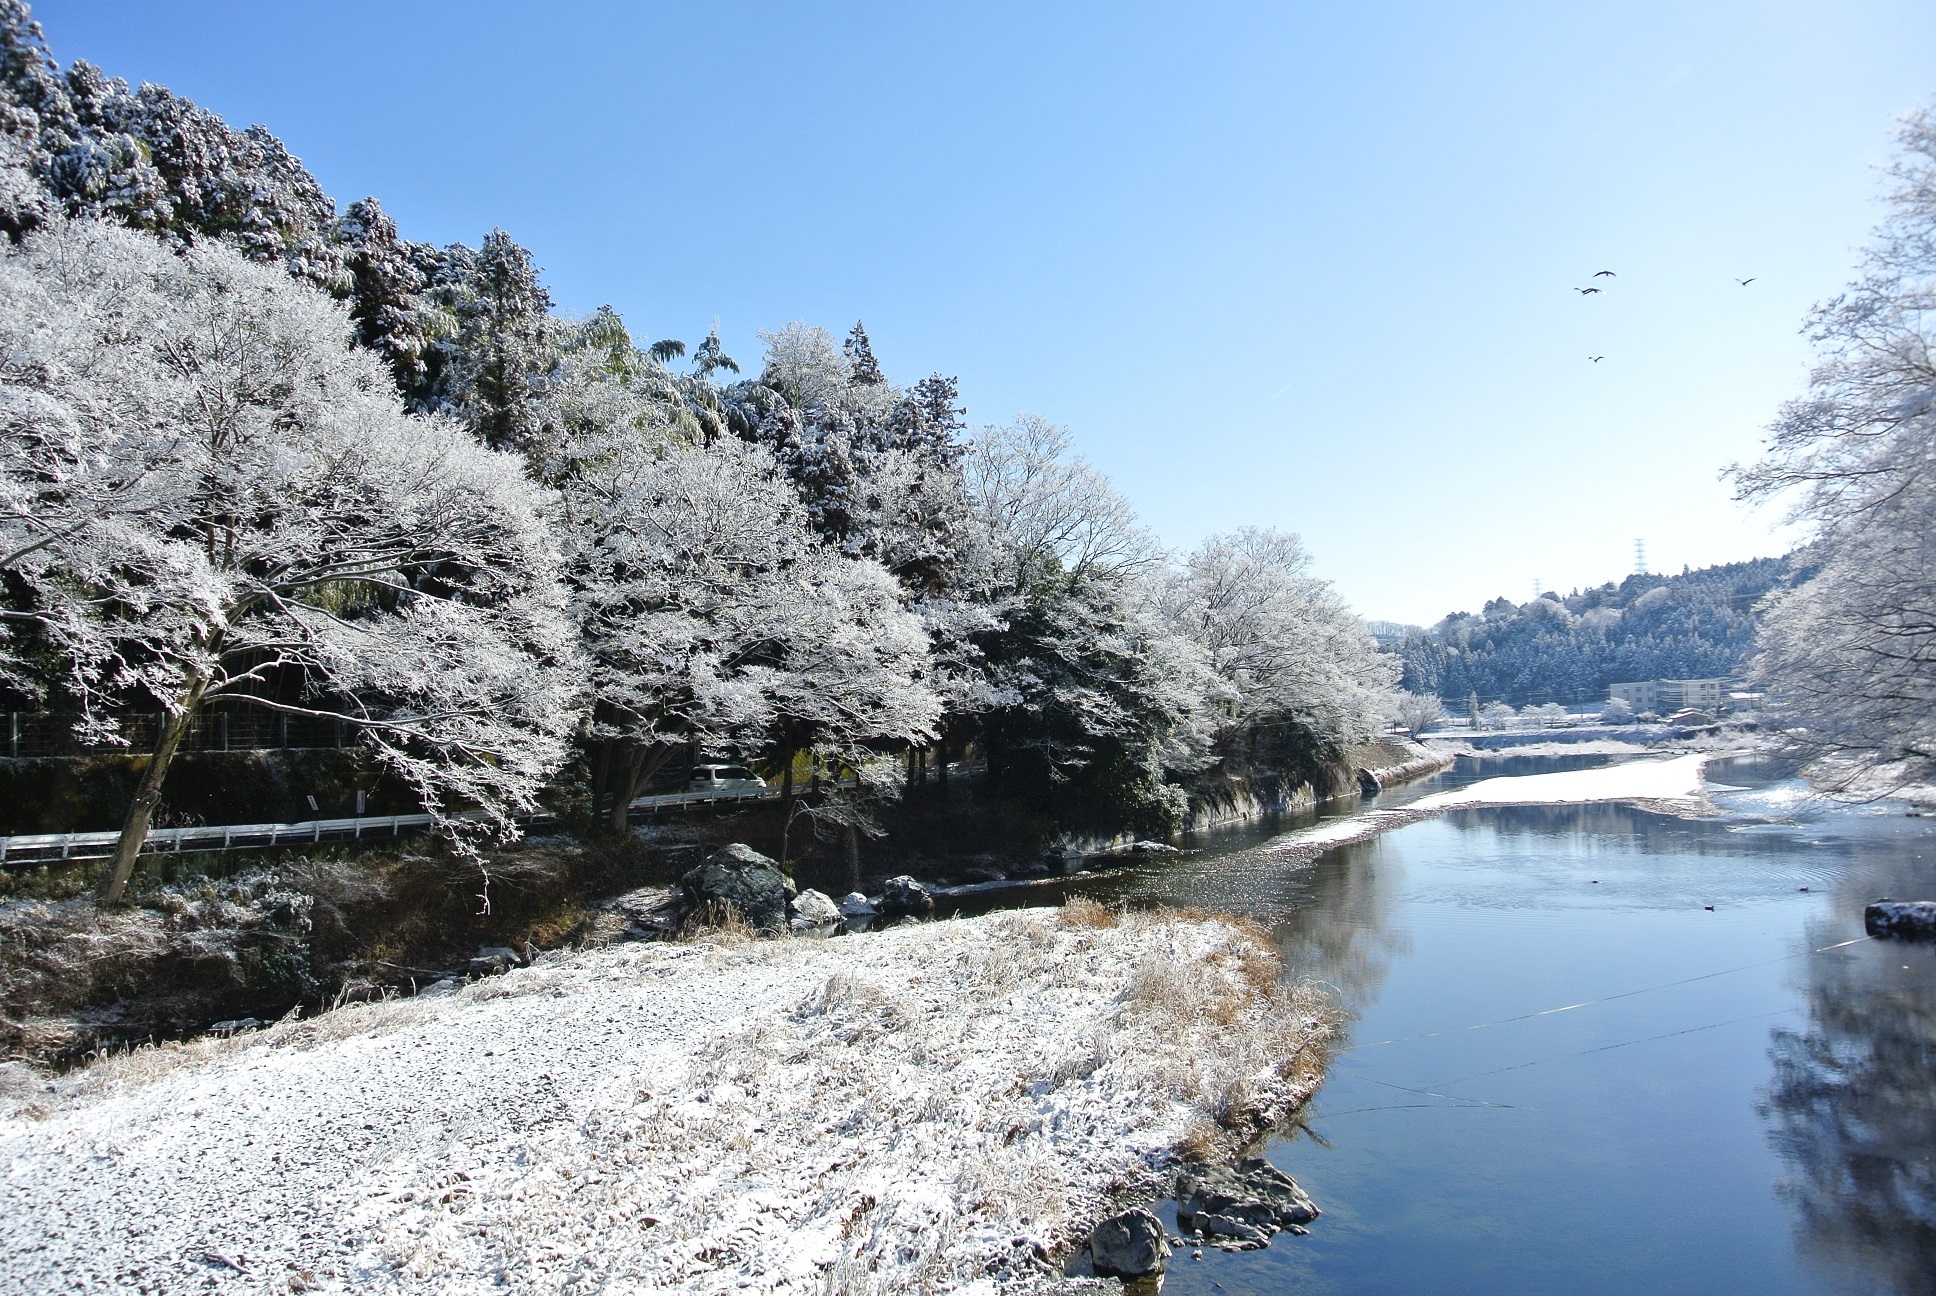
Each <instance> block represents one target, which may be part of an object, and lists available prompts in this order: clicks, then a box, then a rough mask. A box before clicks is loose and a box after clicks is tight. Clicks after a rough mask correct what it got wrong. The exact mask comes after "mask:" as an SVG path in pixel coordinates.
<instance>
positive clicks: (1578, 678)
mask: <svg viewBox="0 0 1936 1296" xmlns="http://www.w3.org/2000/svg"><path fill="white" fill-rule="evenodd" d="M1785 561H1786V560H1784V559H1780V558H1756V559H1753V560H1751V561H1749V562H1740V563H1728V564H1725V565H1723V566H1719V567H1704V568H1701V569H1700V570H1698V571H1689V572H1683V573H1682V574H1681V575H1679V576H1658V575H1633V576H1629V577H1627V578H1626V579H1625V580H1623V581H1621V582H1619V583H1618V584H1614V583H1613V582H1611V581H1610V582H1608V583H1607V584H1605V585H1601V586H1597V587H1595V588H1593V589H1588V590H1576V591H1574V592H1573V593H1571V594H1567V595H1564V596H1562V595H1560V594H1559V593H1557V592H1549V593H1546V594H1542V595H1540V596H1539V597H1538V598H1535V599H1532V600H1529V601H1528V602H1525V603H1519V604H1515V603H1513V602H1512V601H1511V600H1510V599H1505V598H1497V599H1493V600H1492V601H1491V602H1489V603H1487V604H1486V605H1485V606H1484V607H1483V608H1482V609H1481V610H1480V611H1479V613H1478V614H1476V615H1474V614H1472V613H1468V612H1454V613H1453V614H1452V615H1450V616H1448V617H1446V618H1445V619H1444V620H1442V621H1440V622H1439V623H1438V624H1437V625H1436V626H1434V627H1432V628H1431V629H1430V630H1427V631H1422V632H1415V633H1413V634H1411V635H1409V636H1407V637H1406V639H1405V640H1404V642H1403V643H1402V644H1401V645H1400V646H1399V648H1398V649H1397V652H1398V654H1399V656H1400V657H1401V659H1402V661H1403V683H1404V687H1405V688H1406V689H1408V690H1410V691H1412V692H1415V693H1435V694H1437V695H1438V696H1439V697H1441V698H1443V699H1445V700H1446V701H1447V703H1448V704H1449V705H1451V706H1452V707H1454V708H1455V709H1458V710H1461V711H1463V709H1464V706H1465V704H1466V702H1467V700H1468V699H1469V698H1471V697H1472V696H1473V695H1475V694H1476V695H1477V696H1478V698H1479V699H1480V700H1482V701H1498V702H1504V703H1510V704H1511V705H1514V706H1522V705H1525V704H1526V703H1528V702H1552V701H1563V702H1564V701H1572V702H1591V701H1597V700H1599V699H1602V698H1604V697H1605V696H1606V693H1607V686H1608V685H1609V684H1612V683H1614V682H1615V681H1620V680H1649V679H1708V678H1713V677H1716V676H1722V677H1725V676H1730V675H1734V674H1736V673H1738V672H1740V671H1741V670H1742V668H1743V666H1744V664H1745V663H1746V662H1747V661H1748V659H1749V657H1750V656H1751V655H1752V654H1753V652H1754V649H1755V625H1756V620H1755V607H1756V605H1757V604H1758V603H1759V602H1760V601H1761V599H1762V598H1763V597H1765V596H1766V595H1767V594H1768V592H1769V591H1770V590H1772V589H1774V588H1775V587H1776V585H1777V583H1778V582H1779V581H1780V580H1781V577H1782V572H1783V568H1784V563H1785Z"/></svg>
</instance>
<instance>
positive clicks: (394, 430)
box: [0, 222, 578, 900]
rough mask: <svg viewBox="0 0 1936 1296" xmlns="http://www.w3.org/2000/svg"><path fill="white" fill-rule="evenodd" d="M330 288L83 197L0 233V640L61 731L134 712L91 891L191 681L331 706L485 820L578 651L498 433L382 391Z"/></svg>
mask: <svg viewBox="0 0 1936 1296" xmlns="http://www.w3.org/2000/svg"><path fill="white" fill-rule="evenodd" d="M349 334H350V322H349V319H348V317H347V314H346V312H345V311H344V310H343V308H342V307H340V306H338V305H336V304H335V303H333V302H332V301H330V300H329V299H328V298H327V297H326V296H324V295H323V294H322V293H320V292H317V291H316V290H314V289H311V288H308V287H305V286H304V285H302V284H300V283H299V282H297V281H296V280H294V279H292V278H290V277H289V276H288V275H286V274H284V273H283V272H282V271H281V270H279V269H269V268H266V267H262V266H257V265H252V264H250V263H249V262H247V261H245V260H244V259H243V258H242V257H241V256H240V255H239V254H238V253H237V252H235V251H232V250H230V249H228V248H225V247H223V246H221V245H219V244H207V245H203V246H201V247H197V248H193V249H190V250H188V251H187V252H185V253H183V254H180V255H177V254H176V253H174V252H171V251H169V250H168V249H166V248H165V247H163V246H161V245H160V244H158V243H156V242H155V241H154V240H153V239H151V238H148V237H146V236H143V235H141V234H138V233H134V232H131V231H128V230H125V229H121V228H118V227H114V226H109V225H104V224H101V223H98V222H77V223H73V224H68V225H57V226H54V227H51V228H49V229H47V230H45V231H42V232H40V233H37V234H35V235H33V236H31V237H30V238H29V239H28V240H27V241H26V242H25V243H24V244H22V245H21V246H20V247H18V248H16V249H15V250H13V251H12V252H11V253H9V254H8V255H6V256H5V257H4V258H3V259H0V423H3V424H4V426H3V427H0V574H4V578H5V582H6V583H5V600H4V605H3V606H0V625H3V626H4V627H5V638H4V640H0V665H3V666H4V668H5V669H6V670H7V672H8V674H9V676H10V678H11V681H12V682H13V683H14V685H15V686H16V687H23V688H30V689H34V690H36V691H38V692H40V693H42V694H43V695H46V694H51V695H54V696H56V697H58V698H59V699H60V700H61V701H62V702H63V704H64V705H66V706H69V707H71V708H73V709H76V710H78V711H79V712H80V714H81V716H82V721H81V725H82V729H83V736H84V737H86V738H89V739H92V740H94V741H108V742H114V741H117V740H121V739H122V717H123V716H124V715H125V714H126V713H127V711H128V710H129V709H130V708H142V709H149V710H151V711H152V709H154V708H157V707H158V708H159V709H160V711H161V712H162V713H163V720H162V724H161V727H160V735H159V740H158V742H157V744H156V746H155V748H154V750H153V752H152V753H151V755H150V759H149V761H148V763H147V766H146V770H145V773H144V776H143V778H142V781H141V784H140V787H139V789H138V791H137V794H136V796H135V799H134V802H133V805H132V807H131V808H130V810H129V812H128V815H127V819H126V822H125V825H124V828H123V831H122V836H121V841H120V844H119V846H118V848H117V852H116V855H115V857H114V861H113V864H112V866H111V868H110V869H109V870H108V873H107V875H106V877H105V879H104V884H103V894H104V896H105V897H106V898H107V899H109V900H113V899H116V898H118V896H119V894H120V892H121V889H122V888H123V887H124V886H125V884H126V881H127V878H128V876H129V873H130V871H131V870H132V868H133V865H134V860H135V855H136V853H137V852H138V851H139V849H140V847H141V843H142V841H143V839H144V837H145V836H146V833H147V828H148V824H149V820H150V818H151V816H152V814H153V812H154V808H155V805H156V803H157V801H158V800H159V798H160V796H161V792H162V788H163V780H164V779H165V777H166V775H167V772H168V767H169V762H170V760H171V759H172V757H173V755H174V753H175V752H176V750H177V749H178V747H179V746H180V743H181V741H182V738H183V737H184V735H185V734H186V732H187V731H188V728H189V726H190V724H191V723H192V722H193V720H194V719H195V716H196V715H197V713H198V712H199V711H200V710H201V709H202V708H203V707H205V706H207V705H208V704H210V703H212V702H215V701H217V700H232V701H234V702H238V703H242V702H246V703H249V704H252V705H255V706H259V707H264V708H268V709H270V710H272V711H279V712H282V713H284V714H295V715H305V716H319V715H321V716H333V717H340V718H341V719H343V720H344V721H346V722H347V723H349V724H351V725H354V726H356V727H357V728H358V729H359V730H360V731H361V734H362V736H363V739H364V741H365V742H367V743H368V744H369V746H370V747H371V748H372V749H373V750H374V751H375V753H376V755H377V756H378V757H379V758H380V759H381V760H382V761H383V762H385V763H386V764H387V765H388V766H389V767H390V768H392V769H393V770H395V771H397V772H398V773H399V774H401V775H402V776H403V777H405V778H406V779H408V780H409V781H410V782H411V783H412V784H413V785H414V786H415V788H416V790H417V791H418V793H419V794H420V795H421V796H422V798H423V801H424V804H425V805H426V807H427V808H428V809H430V810H431V812H432V813H434V814H437V815H439V816H441V817H443V818H444V819H445V821H446V822H447V823H450V824H452V825H453V826H461V825H460V823H459V821H458V820H457V819H456V818H455V816H456V815H457V813H458V812H459V811H466V810H468V811H475V812H482V814H483V816H484V817H485V821H486V822H488V823H489V824H494V825H496V826H497V827H500V828H504V829H508V828H509V826H510V816H511V814H512V813H513V812H515V811H517V810H520V809H524V808H527V807H529V806H531V805H532V804H533V803H534V801H535V798H536V796H537V794H538V791H539V789H540V787H541V786H542V785H543V783H544V781H545V780H546V778H548V777H549V776H550V774H551V773H552V771H553V770H555V769H556V768H557V766H558V765H559V763H560V762H561V760H562V758H563V756H564V752H565V744H566V740H567V737H568V736H569V734H570V732H571V731H572V729H573V728H574V726H575V724H576V721H577V716H578V701H577V698H578V686H577V683H576V679H577V675H578V667H577V661H576V651H575V646H574V642H573V639H572V636H571V633H570V627H569V623H568V622H567V620H566V619H565V617H564V607H563V603H564V591H563V588H562V586H561V585H560V584H559V582H558V579H557V559H556V554H555V551H554V545H553V541H552V538H551V536H550V535H549V533H548V531H547V529H546V526H545V524H544V521H543V513H544V510H545V508H546V507H547V504H546V501H545V499H544V497H543V495H542V493H541V492H540V490H539V489H538V488H537V487H535V486H534V485H532V484H531V483H530V482H529V481H528V479H527V478H525V476H524V475H523V473H522V471H521V464H520V462H519V461H518V460H516V459H515V458H513V457H510V456H506V455H498V454H493V453H491V452H489V451H486V450H484V449H482V448H480V447H478V446H477V445H476V444H475V443H474V442H473V441H471V440H470V439H469V438H468V437H467V436H465V435H464V434H463V433H462V431H461V430H459V429H458V428H456V427H455V426H454V425H451V424H448V423H445V422H440V421H434V420H424V419H418V418H412V417H409V416H407V415H405V414H404V413H403V412H402V410H401V409H400V407H399V404H398V401H397V398H396V395H395V392H394V391H393V389H392V388H391V387H390V384H389V379H388V376H387V375H386V374H385V373H384V371H383V368H382V366H381V364H380V362H379V361H378V360H377V358H376V357H375V356H373V355H372V354H371V353H369V352H367V351H360V350H353V349H352V348H351V347H350V345H349Z"/></svg>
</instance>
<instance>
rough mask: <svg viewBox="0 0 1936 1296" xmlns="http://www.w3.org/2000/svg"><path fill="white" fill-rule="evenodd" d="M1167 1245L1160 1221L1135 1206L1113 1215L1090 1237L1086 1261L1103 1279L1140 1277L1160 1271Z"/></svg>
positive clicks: (1166, 1256) (1167, 1241)
mask: <svg viewBox="0 0 1936 1296" xmlns="http://www.w3.org/2000/svg"><path fill="white" fill-rule="evenodd" d="M1169 1254H1170V1242H1169V1239H1168V1238H1166V1237H1164V1236H1163V1221H1162V1220H1159V1219H1157V1218H1156V1216H1154V1215H1152V1214H1150V1213H1149V1212H1148V1211H1146V1210H1144V1209H1143V1208H1142V1207H1140V1206H1138V1207H1137V1208H1136V1209H1134V1210H1126V1211H1124V1212H1123V1213H1122V1214H1120V1215H1112V1216H1110V1217H1109V1218H1108V1219H1106V1220H1104V1221H1103V1222H1102V1223H1100V1224H1098V1225H1096V1228H1095V1231H1094V1232H1093V1233H1091V1234H1090V1235H1089V1259H1090V1263H1092V1264H1093V1265H1094V1266H1095V1268H1096V1272H1097V1273H1099V1274H1101V1275H1102V1276H1104V1277H1105V1278H1142V1277H1145V1276H1147V1275H1149V1274H1159V1273H1162V1272H1163V1262H1164V1261H1165V1260H1166V1259H1168V1258H1169Z"/></svg>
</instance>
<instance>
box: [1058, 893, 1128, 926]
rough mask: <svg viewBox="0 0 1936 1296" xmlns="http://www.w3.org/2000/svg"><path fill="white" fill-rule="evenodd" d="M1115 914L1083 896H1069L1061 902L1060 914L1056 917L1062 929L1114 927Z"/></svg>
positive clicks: (1112, 910) (1108, 908)
mask: <svg viewBox="0 0 1936 1296" xmlns="http://www.w3.org/2000/svg"><path fill="white" fill-rule="evenodd" d="M1117 917H1118V915H1117V912H1116V911H1115V910H1114V909H1111V908H1110V907H1109V906H1108V905H1105V904H1100V903H1098V902H1097V901H1094V900H1090V899H1088V898H1086V897H1084V896H1070V897H1069V899H1068V900H1066V901H1064V902H1063V905H1062V912H1061V913H1060V914H1058V915H1057V921H1059V922H1060V923H1061V924H1062V925H1063V926H1064V927H1098V928H1102V927H1114V926H1115V925H1116V921H1117Z"/></svg>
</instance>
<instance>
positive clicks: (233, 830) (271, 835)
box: [0, 788, 780, 866]
mask: <svg viewBox="0 0 1936 1296" xmlns="http://www.w3.org/2000/svg"><path fill="white" fill-rule="evenodd" d="M779 794H780V793H779V790H778V789H777V788H767V789H765V790H764V791H760V792H742V793H737V794H733V795H722V794H720V793H716V792H669V793H665V794H663V795H660V796H648V797H640V798H639V799H638V800H636V801H634V802H633V803H632V809H634V810H637V811H646V812H652V811H659V810H666V809H671V808H674V807H685V806H704V805H713V804H717V803H720V802H725V801H757V800H760V799H762V798H766V797H776V796H778V795H779ZM546 821H547V820H545V819H544V818H536V819H530V820H524V821H521V822H525V823H543V822H546ZM436 822H437V821H436V820H435V819H434V818H432V817H431V816H430V815H427V814H408V815H364V816H359V817H357V818H353V819H306V820H304V821H303V822H301V823H281V824H209V825H205V826H200V827H193V828H153V829H150V830H149V832H148V840H147V841H145V842H143V843H142V846H141V853H142V854H143V855H180V854H185V853H187V852H191V851H218V850H269V849H270V848H272V847H276V846H295V845H302V844H306V843H307V844H317V843H321V842H344V841H364V840H380V839H382V838H386V837H403V836H407V835H410V834H412V833H420V832H426V831H428V830H429V829H431V828H432V827H434V826H435V825H436ZM120 838H121V834H120V833H119V832H72V833H27V834H24V835H21V836H16V837H0V866H4V865H9V864H15V865H17V864H46V863H50V862H54V861H58V860H91V859H106V858H108V856H110V855H112V854H114V844H115V842H117V841H119V840H120Z"/></svg>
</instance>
